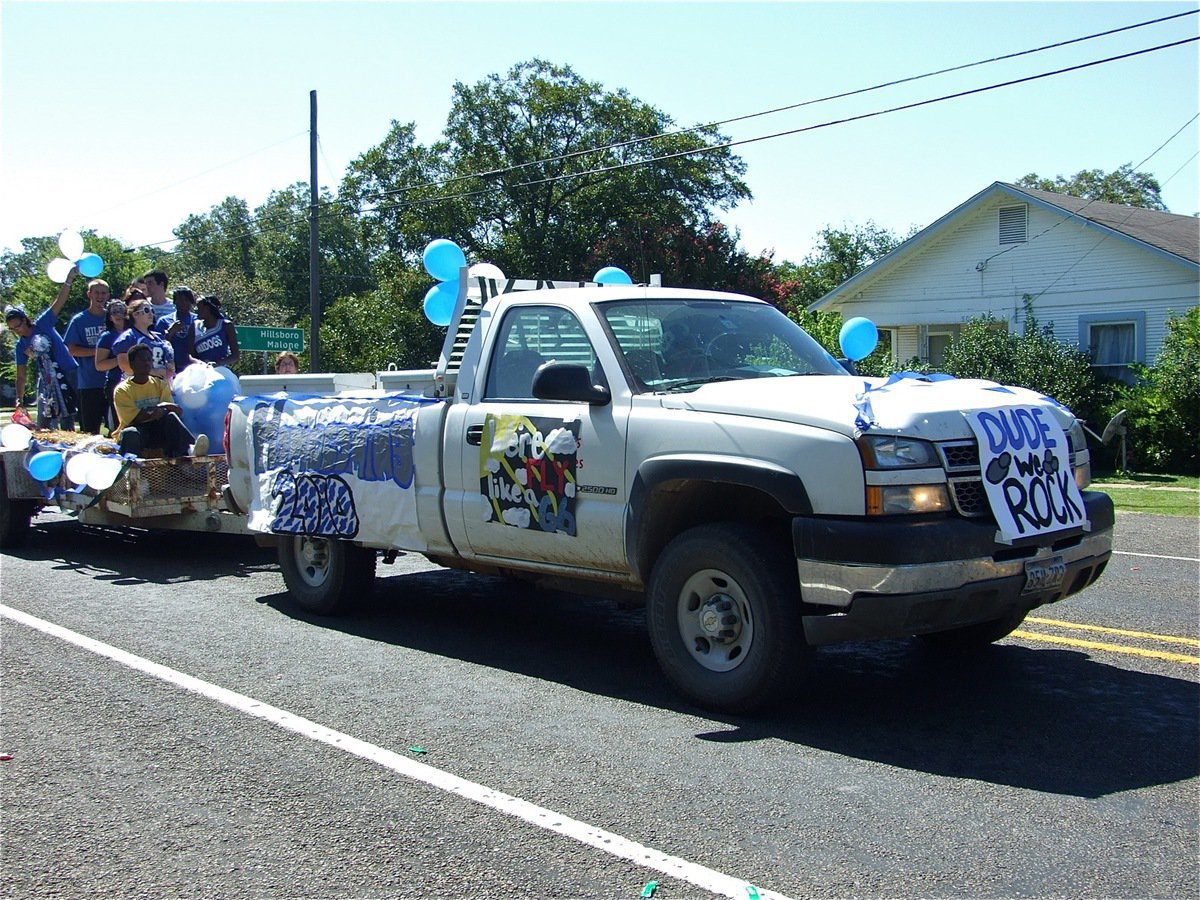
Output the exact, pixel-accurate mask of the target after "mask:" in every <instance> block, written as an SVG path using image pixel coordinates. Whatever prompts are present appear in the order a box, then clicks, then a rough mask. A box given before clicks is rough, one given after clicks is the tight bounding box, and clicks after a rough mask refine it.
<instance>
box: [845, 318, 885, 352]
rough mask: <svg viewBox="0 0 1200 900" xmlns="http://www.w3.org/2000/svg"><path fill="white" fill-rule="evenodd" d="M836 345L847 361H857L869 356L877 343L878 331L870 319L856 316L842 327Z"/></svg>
mask: <svg viewBox="0 0 1200 900" xmlns="http://www.w3.org/2000/svg"><path fill="white" fill-rule="evenodd" d="M838 343H839V344H841V345H842V352H843V353H844V354H846V357H847V358H848V359H853V360H859V359H864V358H865V357H868V356H870V355H871V351H872V350H874V349H875V345H876V344H878V343H879V329H878V328H876V327H875V323H874V322H872V321H871V320H870V319H864V318H863V317H862V316H856V317H855V318H853V319H850V320H848V321H847V322H846V324H845V325H843V326H842V330H841V333H839V334H838Z"/></svg>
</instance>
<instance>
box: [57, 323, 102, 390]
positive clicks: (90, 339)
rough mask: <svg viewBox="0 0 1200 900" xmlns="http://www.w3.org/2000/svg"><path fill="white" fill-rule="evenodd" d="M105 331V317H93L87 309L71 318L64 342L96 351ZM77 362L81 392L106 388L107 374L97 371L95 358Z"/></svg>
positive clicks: (87, 357) (79, 358) (82, 358)
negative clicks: (88, 389) (105, 379)
mask: <svg viewBox="0 0 1200 900" xmlns="http://www.w3.org/2000/svg"><path fill="white" fill-rule="evenodd" d="M104 329H105V326H104V316H97V315H93V314H92V313H91V312H90V311H89V310H86V309H85V310H84V311H83V312H79V313H75V315H73V316H72V317H71V321H70V323H69V324H68V325H67V333H66V335H65V336H64V337H63V341H64V342H65V343H67V344H77V345H79V346H82V347H91V348H93V349H95V347H96V341H98V340H100V335H102V334H104ZM75 362H76V363H77V364H78V365H79V372H78V374H77V375H76V378H77V386H78V387H79V389H80V390H86V389H87V388H102V387H104V375H105V373H104V372H97V371H96V358H95V357H94V356H81V357H76V358H75Z"/></svg>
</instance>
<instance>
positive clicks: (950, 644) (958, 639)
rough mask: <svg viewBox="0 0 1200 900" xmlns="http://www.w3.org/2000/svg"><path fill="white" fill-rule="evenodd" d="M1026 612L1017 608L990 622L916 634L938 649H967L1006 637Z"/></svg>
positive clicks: (1019, 623)
mask: <svg viewBox="0 0 1200 900" xmlns="http://www.w3.org/2000/svg"><path fill="white" fill-rule="evenodd" d="M1027 615H1028V613H1027V612H1026V611H1025V610H1023V609H1022V610H1018V611H1016V612H1012V613H1009V614H1008V615H1007V616H1002V617H1000V618H999V619H993V620H992V621H990V622H980V623H979V624H978V625H965V626H963V627H962V628H951V629H949V630H948V631H935V632H933V633H931V634H922V635H918V637H920V639H921V640H922V641H924V642H925V643H926V644H929V645H930V646H931V647H936V648H938V649H939V650H969V649H971V648H972V647H982V646H984V645H985V644H993V643H995V642H996V641H998V640H1000V639H1001V638H1006V637H1008V636H1009V635H1010V634H1012V633H1013V632H1014V631H1016V630H1017V629H1018V628H1020V627H1021V623H1022V622H1024V621H1025V616H1027Z"/></svg>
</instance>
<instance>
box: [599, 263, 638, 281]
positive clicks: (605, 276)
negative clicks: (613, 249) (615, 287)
mask: <svg viewBox="0 0 1200 900" xmlns="http://www.w3.org/2000/svg"><path fill="white" fill-rule="evenodd" d="M592 281H594V282H596V284H633V279H632V278H630V277H629V273H628V272H626V271H625V270H624V269H618V268H617V267H616V266H605V267H604V268H603V269H601V270H600V271H599V272H597V273H596V274H595V275H594V276H592Z"/></svg>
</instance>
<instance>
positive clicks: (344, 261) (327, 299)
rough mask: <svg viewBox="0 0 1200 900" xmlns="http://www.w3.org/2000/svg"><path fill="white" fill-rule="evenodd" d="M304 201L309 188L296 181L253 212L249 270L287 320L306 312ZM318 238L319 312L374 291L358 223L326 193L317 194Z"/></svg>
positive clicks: (306, 220) (306, 203)
mask: <svg viewBox="0 0 1200 900" xmlns="http://www.w3.org/2000/svg"><path fill="white" fill-rule="evenodd" d="M309 199H310V198H309V189H308V185H307V184H306V183H304V182H298V183H296V184H293V185H290V186H289V187H286V188H283V189H282V190H278V191H272V192H271V194H270V195H269V196H268V197H267V199H266V200H265V201H263V204H262V205H261V206H259V207H258V208H257V209H255V211H254V222H255V227H256V229H257V231H258V235H257V239H256V241H255V244H254V250H253V253H252V259H253V261H254V271H255V274H256V276H257V277H258V278H259V279H260V280H261V281H262V282H263V283H264V284H267V285H270V286H271V289H272V293H273V294H274V295H275V296H277V297H278V298H279V299H280V300H281V302H282V304H283V306H284V308H285V309H286V310H287V312H288V316H289V321H294V320H295V319H296V318H298V317H300V316H302V315H305V314H307V313H308V312H309V310H310V301H309V296H308V275H309V205H310V203H309ZM317 234H318V238H319V246H320V260H319V266H320V269H319V272H320V290H321V306H322V308H325V307H328V306H330V305H331V304H333V303H334V302H335V301H336V300H337V299H338V298H339V297H346V296H352V295H355V294H359V293H361V292H363V291H366V290H369V289H370V288H372V287H374V286H375V280H374V276H373V275H372V274H371V260H370V257H369V255H368V253H367V251H366V247H365V245H364V243H363V240H362V234H361V230H360V228H359V222H358V220H357V218H356V217H355V216H354V215H353V214H352V211H350V210H347V209H346V207H345V205H344V204H339V203H337V202H335V201H334V199H333V197H332V196H331V195H330V193H329V191H327V190H323V191H321V208H320V218H319V221H318V232H317Z"/></svg>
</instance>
